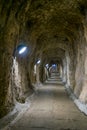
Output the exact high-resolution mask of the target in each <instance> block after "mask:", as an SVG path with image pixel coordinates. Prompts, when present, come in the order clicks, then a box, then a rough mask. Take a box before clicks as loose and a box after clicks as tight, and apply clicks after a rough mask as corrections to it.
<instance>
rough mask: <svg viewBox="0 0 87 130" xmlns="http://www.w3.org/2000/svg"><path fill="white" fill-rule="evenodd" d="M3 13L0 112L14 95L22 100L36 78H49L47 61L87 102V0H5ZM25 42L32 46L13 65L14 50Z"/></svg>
mask: <svg viewBox="0 0 87 130" xmlns="http://www.w3.org/2000/svg"><path fill="white" fill-rule="evenodd" d="M0 18H1V19H0V106H1V107H0V117H2V116H4V115H5V114H6V113H7V112H8V111H10V110H11V108H12V106H13V105H14V104H15V100H18V101H19V102H20V101H21V102H22V101H23V100H24V99H22V98H24V95H25V93H28V92H30V90H31V89H32V88H33V87H32V83H36V82H37V80H38V82H39V83H40V82H43V81H44V80H45V79H46V73H48V71H47V72H46V73H45V71H46V70H45V68H44V67H45V65H46V64H47V63H48V64H49V66H51V65H52V64H54V63H56V64H57V65H59V66H60V68H61V70H60V72H61V77H62V79H63V81H64V83H65V84H67V85H68V86H70V88H71V89H72V90H73V92H74V93H75V95H76V96H77V97H78V98H79V99H80V100H81V101H82V102H84V103H87V91H86V84H87V80H86V78H87V68H86V66H87V56H86V54H87V0H44V1H43V0H26V1H25V0H20V1H18V0H15V1H14V0H9V1H6V0H3V1H0ZM21 43H24V44H25V45H27V46H28V48H29V52H28V55H27V56H25V57H21V56H19V55H16V57H17V62H16V64H15V67H16V68H14V69H13V67H14V62H13V61H14V58H13V52H14V53H15V51H17V50H15V49H16V48H17V46H18V45H19V44H21ZM39 59H41V65H40V67H39V70H38V72H37V73H38V74H34V65H35V64H36V63H37V61H38V60H39ZM15 69H16V70H15ZM13 70H14V71H13ZM13 75H14V76H13ZM37 75H38V76H37ZM14 92H15V94H14Z"/></svg>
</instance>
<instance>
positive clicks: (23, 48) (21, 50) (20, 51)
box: [19, 46, 27, 54]
mask: <svg viewBox="0 0 87 130" xmlns="http://www.w3.org/2000/svg"><path fill="white" fill-rule="evenodd" d="M26 50H27V47H26V46H24V47H22V48H21V49H20V50H19V54H22V53H24V52H25V51H26Z"/></svg>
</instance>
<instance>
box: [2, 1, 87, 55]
mask: <svg viewBox="0 0 87 130" xmlns="http://www.w3.org/2000/svg"><path fill="white" fill-rule="evenodd" d="M5 2H6V1H2V2H0V14H1V17H2V19H1V21H0V30H1V29H3V28H4V27H5V29H7V30H5V34H6V35H7V33H9V37H8V36H5V38H4V39H6V40H7V39H11V38H12V37H14V33H15V37H18V38H19V40H20V39H23V40H25V41H28V43H29V44H31V46H33V47H32V48H34V49H33V51H34V55H35V54H36V57H37V56H38V55H39V54H40V53H43V52H46V51H48V50H49V49H52V48H53V49H55V48H60V49H61V48H62V49H64V50H69V49H70V48H71V44H72V40H74V38H76V37H77V36H78V34H79V28H80V27H81V26H82V21H83V18H84V10H85V7H86V0H26V1H25V0H19V1H18V0H15V1H13V0H10V1H8V2H6V3H5ZM83 8H84V9H83ZM13 21H15V22H13ZM12 23H14V26H12V25H13V24H12ZM16 25H17V26H16ZM15 26H16V27H15ZM14 28H15V29H14ZM17 31H18V32H17ZM17 33H18V34H17ZM10 35H11V36H10ZM17 35H18V36H17ZM7 37H8V38H7ZM29 41H31V42H29ZM32 41H34V42H32ZM10 42H12V41H11V40H10ZM48 53H49V52H48Z"/></svg>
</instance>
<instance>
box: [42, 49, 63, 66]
mask: <svg viewBox="0 0 87 130" xmlns="http://www.w3.org/2000/svg"><path fill="white" fill-rule="evenodd" d="M64 57H65V51H64V50H63V49H60V48H56V49H48V50H46V51H44V53H43V54H42V62H43V63H44V64H46V63H50V61H54V62H56V61H58V62H59V61H60V60H63V59H64Z"/></svg>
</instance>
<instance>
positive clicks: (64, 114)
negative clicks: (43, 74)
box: [8, 73, 87, 130]
mask: <svg viewBox="0 0 87 130" xmlns="http://www.w3.org/2000/svg"><path fill="white" fill-rule="evenodd" d="M8 130H87V117H86V116H85V115H84V114H83V113H81V112H80V111H79V110H78V108H77V107H76V106H75V104H74V103H73V101H72V100H71V99H70V98H69V96H68V94H67V93H66V91H65V88H64V86H63V84H62V81H61V80H60V78H59V76H58V74H57V73H56V74H52V76H51V78H50V79H48V81H46V82H45V83H44V84H43V85H42V86H40V87H38V89H37V92H36V94H35V96H34V100H33V102H32V104H31V107H30V108H29V109H28V110H27V111H26V112H25V113H24V114H23V116H22V117H21V118H20V119H19V120H18V121H17V122H16V123H15V124H13V125H12V126H10V127H9V128H8Z"/></svg>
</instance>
